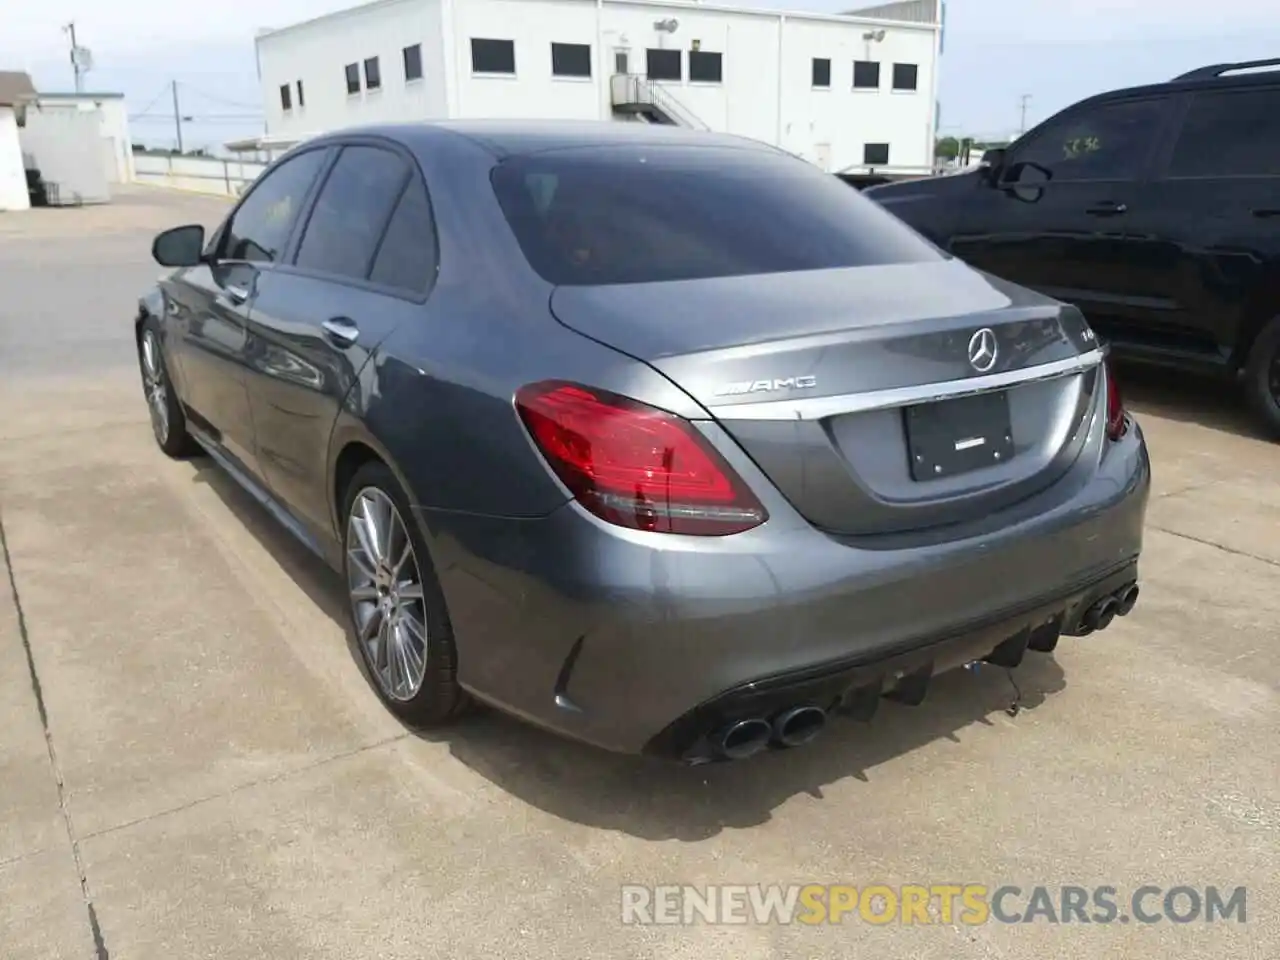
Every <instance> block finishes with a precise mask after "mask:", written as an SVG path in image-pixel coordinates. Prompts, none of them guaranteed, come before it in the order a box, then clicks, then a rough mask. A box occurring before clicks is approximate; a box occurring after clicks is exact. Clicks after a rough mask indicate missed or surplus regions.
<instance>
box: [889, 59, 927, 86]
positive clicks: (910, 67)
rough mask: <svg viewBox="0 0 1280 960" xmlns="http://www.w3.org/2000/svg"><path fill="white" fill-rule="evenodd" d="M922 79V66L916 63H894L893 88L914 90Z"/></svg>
mask: <svg viewBox="0 0 1280 960" xmlns="http://www.w3.org/2000/svg"><path fill="white" fill-rule="evenodd" d="M919 79H920V68H919V67H917V66H916V65H915V64H914V63H895V64H894V65H893V89H895V90H914V89H916V84H917V83H918V82H919Z"/></svg>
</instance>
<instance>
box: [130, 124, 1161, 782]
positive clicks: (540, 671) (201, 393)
mask: <svg viewBox="0 0 1280 960" xmlns="http://www.w3.org/2000/svg"><path fill="white" fill-rule="evenodd" d="M153 254H154V256H155V258H156V260H157V261H159V262H160V263H161V264H163V265H165V266H167V267H174V268H176V270H174V272H172V273H171V274H170V275H168V276H167V277H166V278H165V279H163V280H161V281H160V282H159V284H158V285H157V287H156V288H155V289H154V290H153V291H151V292H150V293H148V294H147V295H146V296H145V297H143V298H142V300H141V301H140V304H139V311H138V316H137V336H138V352H139V360H140V366H141V371H142V379H143V384H144V388H145V393H146V398H147V402H148V405H149V408H150V414H151V422H152V426H153V429H154V432H155V437H156V440H157V442H158V443H159V445H160V447H161V449H162V450H164V452H165V453H167V454H169V455H171V456H184V455H187V454H191V453H196V452H199V451H203V452H205V453H207V454H208V455H209V456H211V457H212V458H213V459H214V460H216V461H217V462H218V463H219V464H220V465H221V466H222V467H224V468H225V469H226V470H227V471H228V472H229V473H230V474H231V475H232V476H233V477H235V479H236V480H237V481H239V482H240V483H241V484H243V485H244V486H245V487H246V488H247V489H248V490H249V491H250V492H252V493H253V494H254V495H255V496H256V497H257V498H258V499H259V500H260V501H261V502H262V503H263V504H264V505H265V506H266V507H267V509H268V510H270V511H271V512H272V513H273V514H274V515H275V516H276V517H277V518H278V519H279V520H280V522H281V523H282V524H283V525H284V526H285V527H287V528H288V529H289V530H290V531H292V533H293V534H295V535H296V536H297V537H298V538H299V539H301V540H302V541H303V542H304V543H305V544H307V545H308V546H310V547H311V548H312V549H314V550H315V551H316V552H317V553H318V554H320V555H321V556H322V557H324V558H325V559H326V560H327V561H328V562H329V563H330V564H331V565H332V566H333V567H334V568H335V569H337V570H339V571H341V573H342V575H343V578H344V586H345V589H346V591H347V593H348V595H349V600H350V610H351V621H352V629H353V630H354V633H355V637H356V641H357V643H356V646H357V647H358V649H359V650H360V651H361V654H362V656H363V658H364V661H365V665H366V667H367V670H368V673H369V675H370V677H371V680H372V683H373V686H374V687H375V689H376V690H377V691H378V693H379V695H380V696H381V697H382V699H383V700H384V701H385V702H386V704H387V705H388V707H389V708H390V709H391V710H393V711H394V712H395V713H396V714H397V715H399V716H400V717H401V718H403V719H404V720H405V721H407V722H410V723H414V724H438V723H442V722H444V721H447V720H449V719H451V718H453V717H455V716H456V715H457V714H459V713H460V712H461V711H462V709H463V708H464V707H465V706H466V705H467V704H468V703H469V702H470V701H471V700H472V699H473V698H474V699H478V700H481V701H485V702H488V703H490V704H493V705H496V706H498V707H499V708H501V709H503V710H506V711H509V712H510V713H512V714H515V715H517V716H520V717H523V718H525V719H526V720H528V721H531V722H533V723H536V724H540V725H542V726H544V727H547V728H550V729H552V730H555V731H558V732H559V733H562V734H565V735H568V736H571V737H576V738H579V739H581V740H584V741H588V742H590V743H594V744H597V745H599V746H602V747H606V748H609V749H612V750H618V751H625V752H643V753H649V754H655V755H660V756H666V757H671V758H676V759H681V760H684V761H686V762H703V761H708V760H716V759H738V758H743V757H746V756H749V755H751V754H753V753H755V752H757V751H759V750H762V749H765V748H767V747H769V746H789V747H794V746H798V745H799V744H802V743H805V742H807V741H808V740H810V739H812V738H813V737H814V736H815V735H816V734H817V733H818V732H819V731H821V729H822V728H823V726H824V724H825V723H826V722H827V721H828V718H830V717H833V716H835V715H837V714H851V715H854V716H862V717H866V716H867V715H869V713H870V712H871V711H872V710H873V709H874V708H875V706H876V704H877V703H878V702H879V700H880V699H881V698H882V697H892V698H894V699H897V700H900V701H905V702H908V703H917V702H919V701H920V699H921V698H922V697H923V696H924V694H925V692H926V690H927V687H928V683H929V678H930V677H931V676H933V675H935V674H937V673H938V672H940V671H943V670H946V669H949V668H952V667H956V666H960V665H965V664H969V663H973V662H978V661H986V662H990V663H993V664H997V665H1001V666H1008V667H1012V666H1015V665H1017V664H1018V663H1019V662H1020V661H1021V660H1022V658H1023V657H1024V655H1025V654H1026V652H1027V651H1028V650H1031V651H1039V652H1048V651H1051V650H1053V649H1054V646H1055V645H1056V644H1057V642H1058V639H1059V637H1060V636H1061V635H1064V634H1067V635H1081V634H1085V633H1090V632H1093V631H1095V630H1099V629H1102V628H1105V627H1106V626H1107V625H1108V624H1110V623H1111V621H1112V619H1113V618H1114V617H1115V616H1117V615H1123V614H1126V613H1128V612H1129V610H1130V609H1131V608H1132V607H1133V604H1134V602H1135V601H1136V600H1137V596H1138V587H1137V581H1138V569H1137V563H1138V555H1139V552H1140V549H1141V546H1142V524H1143V516H1144V513H1145V510H1146V503H1147V496H1148V487H1149V482H1150V466H1149V462H1148V458H1147V453H1146V449H1145V446H1144V443H1143V439H1142V434H1141V431H1140V430H1139V428H1138V426H1137V424H1136V423H1134V422H1133V421H1132V419H1131V418H1130V417H1129V416H1128V415H1127V414H1126V412H1125V409H1124V406H1123V405H1122V403H1121V400H1120V394H1119V392H1118V390H1117V388H1116V385H1115V382H1114V381H1113V379H1112V378H1111V375H1110V373H1109V371H1108V368H1107V364H1106V356H1105V354H1106V351H1105V348H1104V347H1103V346H1101V345H1100V344H1099V343H1098V341H1097V339H1096V338H1095V336H1094V334H1093V332H1092V330H1091V329H1090V327H1089V326H1088V324H1087V322H1086V320H1085V318H1084V317H1083V316H1082V315H1081V313H1080V312H1079V311H1078V310H1076V309H1075V308H1073V307H1070V306H1065V305H1063V304H1061V303H1058V302H1055V301H1052V300H1049V299H1046V298H1045V297H1042V296H1039V295H1037V294H1034V293H1031V292H1028V291H1026V290H1023V289H1021V288H1018V287H1015V286H1013V285H1011V284H1008V283H1004V282H1002V281H1000V280H997V279H994V278H992V277H989V276H986V275H984V274H982V273H979V272H977V271H975V270H973V269H971V268H969V267H967V266H965V265H964V264H963V263H961V262H960V261H958V260H956V259H954V258H952V257H950V256H948V255H946V254H944V253H942V252H940V251H939V250H938V249H936V248H935V247H934V246H932V245H931V244H930V243H928V242H927V241H925V240H923V239H922V238H921V237H919V236H918V235H917V234H916V233H914V232H913V231H912V230H911V229H910V228H908V227H907V226H905V225H903V224H902V223H901V222H899V221H898V220H896V219H895V218H894V217H893V216H892V215H891V214H889V213H886V212H884V211H883V210H882V209H880V208H879V207H878V206H877V205H876V204H875V203H873V202H871V201H870V200H868V199H866V198H863V197H861V196H860V195H859V194H858V193H857V192H856V191H853V190H850V189H849V188H848V187H847V186H845V185H844V184H843V183H841V182H840V181H839V180H838V179H836V178H835V177H832V176H829V175H827V174H824V173H822V172H820V171H819V170H817V169H816V168H814V167H813V166H811V165H809V164H808V163H806V162H804V161H802V160H799V159H796V158H794V157H791V156H789V155H787V154H785V153H783V152H781V151H779V150H776V149H774V148H772V147H767V146H764V145H761V144H758V143H755V142H752V141H748V140H742V139H737V138H732V137H724V136H717V135H712V134H703V133H693V132H689V131H685V130H680V129H676V128H672V127H656V126H646V125H643V124H625V123H605V122H584V123H547V124H523V123H515V122H511V123H507V122H496V121H495V122H479V121H477V122H454V123H433V124H413V125H405V126H387V127H376V128H367V129H360V130H352V131H345V132H341V133H335V134H332V135H326V136H322V137H319V138H316V139H313V140H310V141H308V142H306V143H305V144H303V145H301V146H299V147H297V148H295V149H294V150H292V151H290V152H289V153H288V154H287V155H286V156H285V157H283V158H281V159H280V160H278V161H276V162H275V163H274V164H273V165H272V166H271V167H269V168H268V169H267V170H266V171H265V172H264V173H263V174H262V176H261V177H260V178H259V179H258V180H257V181H256V182H255V183H254V185H253V187H252V189H250V190H249V191H247V192H246V194H245V196H244V197H242V198H241V199H240V201H239V202H238V204H237V205H236V207H235V208H234V209H233V210H232V211H231V213H230V215H229V216H228V217H227V219H226V221H225V222H224V223H223V224H222V225H221V226H220V227H219V228H218V229H217V230H216V231H214V233H213V234H212V236H211V237H208V238H206V237H205V232H204V230H203V229H202V228H201V227H199V226H182V227H176V228H174V229H172V230H168V231H166V232H165V233H162V234H161V235H160V236H158V237H157V238H156V240H155V243H154V247H153Z"/></svg>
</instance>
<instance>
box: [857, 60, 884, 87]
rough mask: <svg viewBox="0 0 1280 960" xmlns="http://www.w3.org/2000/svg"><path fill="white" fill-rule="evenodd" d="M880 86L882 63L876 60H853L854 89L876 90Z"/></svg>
mask: <svg viewBox="0 0 1280 960" xmlns="http://www.w3.org/2000/svg"><path fill="white" fill-rule="evenodd" d="M879 87H880V64H879V62H877V61H875V60H855V61H853V89H855V90H876V89H878V88H879Z"/></svg>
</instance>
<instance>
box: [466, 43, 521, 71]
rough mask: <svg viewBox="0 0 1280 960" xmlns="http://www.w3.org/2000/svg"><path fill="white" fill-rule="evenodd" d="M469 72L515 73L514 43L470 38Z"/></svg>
mask: <svg viewBox="0 0 1280 960" xmlns="http://www.w3.org/2000/svg"><path fill="white" fill-rule="evenodd" d="M471 70H472V72H473V73H515V72H516V45H515V41H514V40H482V39H480V38H477V37H472V38H471Z"/></svg>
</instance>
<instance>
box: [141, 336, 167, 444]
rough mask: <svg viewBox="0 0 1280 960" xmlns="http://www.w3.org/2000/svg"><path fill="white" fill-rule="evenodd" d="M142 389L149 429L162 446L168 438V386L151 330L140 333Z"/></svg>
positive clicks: (158, 344) (158, 347)
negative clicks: (148, 417) (148, 416)
mask: <svg viewBox="0 0 1280 960" xmlns="http://www.w3.org/2000/svg"><path fill="white" fill-rule="evenodd" d="M142 389H143V390H144V391H145V393H146V395H147V408H148V409H149V410H150V412H151V429H152V431H154V432H155V435H156V439H157V440H158V441H159V442H160V444H161V445H162V446H163V445H164V443H165V442H166V441H167V440H168V439H169V387H168V385H167V384H166V383H165V377H164V364H163V362H162V361H161V359H160V341H159V340H157V339H156V335H155V332H154V331H152V330H148V331H146V332H145V333H144V334H143V335H142Z"/></svg>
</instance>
